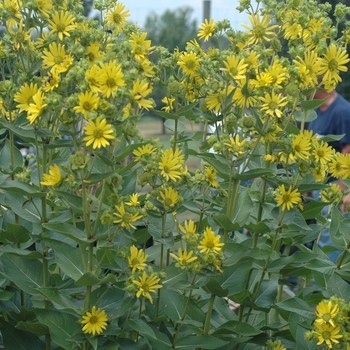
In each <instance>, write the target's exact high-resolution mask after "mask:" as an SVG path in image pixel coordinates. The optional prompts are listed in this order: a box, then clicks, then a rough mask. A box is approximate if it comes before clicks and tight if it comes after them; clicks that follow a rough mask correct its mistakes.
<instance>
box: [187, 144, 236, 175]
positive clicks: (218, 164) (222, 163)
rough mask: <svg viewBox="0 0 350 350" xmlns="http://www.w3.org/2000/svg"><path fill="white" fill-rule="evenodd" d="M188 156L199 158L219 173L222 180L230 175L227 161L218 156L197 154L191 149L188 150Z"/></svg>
mask: <svg viewBox="0 0 350 350" xmlns="http://www.w3.org/2000/svg"><path fill="white" fill-rule="evenodd" d="M188 153H189V155H192V156H195V157H199V158H201V159H203V160H205V161H206V162H208V163H209V164H210V165H212V166H213V167H214V168H215V169H216V170H217V171H218V173H219V175H220V176H221V177H222V178H224V179H225V178H228V176H229V175H230V168H229V166H228V164H227V160H226V159H225V158H224V157H223V156H221V155H219V154H211V153H198V152H196V151H194V150H192V149H189V150H188Z"/></svg>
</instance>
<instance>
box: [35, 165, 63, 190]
mask: <svg viewBox="0 0 350 350" xmlns="http://www.w3.org/2000/svg"><path fill="white" fill-rule="evenodd" d="M43 180H44V181H41V182H40V183H41V184H42V185H44V186H52V187H55V186H56V185H58V184H59V183H60V182H61V180H62V174H61V170H60V167H59V166H58V165H57V164H54V165H50V168H49V173H48V174H43Z"/></svg>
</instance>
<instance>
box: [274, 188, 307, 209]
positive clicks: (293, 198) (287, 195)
mask: <svg viewBox="0 0 350 350" xmlns="http://www.w3.org/2000/svg"><path fill="white" fill-rule="evenodd" d="M276 192H277V193H276V195H275V199H276V201H277V207H279V206H281V205H282V210H283V211H285V210H291V209H293V208H294V206H295V205H298V206H299V207H301V196H300V193H299V191H298V190H297V189H295V190H293V189H292V187H289V189H288V191H286V189H285V187H284V185H281V186H279V187H278V189H277V191H276Z"/></svg>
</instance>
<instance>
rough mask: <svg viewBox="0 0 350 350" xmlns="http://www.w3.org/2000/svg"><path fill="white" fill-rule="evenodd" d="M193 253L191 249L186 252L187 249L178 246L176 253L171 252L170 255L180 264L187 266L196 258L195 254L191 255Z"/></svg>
mask: <svg viewBox="0 0 350 350" xmlns="http://www.w3.org/2000/svg"><path fill="white" fill-rule="evenodd" d="M193 253H194V252H193V250H191V251H190V252H188V253H187V249H184V250H182V249H181V248H179V249H178V251H177V254H178V255H175V254H173V253H170V255H171V256H172V257H173V258H174V259H175V260H176V261H177V263H178V264H179V265H180V266H187V265H188V264H190V263H191V262H193V261H195V260H197V257H196V256H192V255H193Z"/></svg>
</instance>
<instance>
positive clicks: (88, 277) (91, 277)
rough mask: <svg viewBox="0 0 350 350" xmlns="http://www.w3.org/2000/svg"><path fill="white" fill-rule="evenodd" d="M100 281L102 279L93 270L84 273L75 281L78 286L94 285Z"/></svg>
mask: <svg viewBox="0 0 350 350" xmlns="http://www.w3.org/2000/svg"><path fill="white" fill-rule="evenodd" d="M99 283H100V279H99V278H98V277H97V276H96V275H95V274H94V273H93V272H91V271H89V272H86V273H84V275H82V276H81V277H80V278H79V279H78V280H76V281H75V284H76V285H77V286H94V285H96V284H99Z"/></svg>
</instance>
